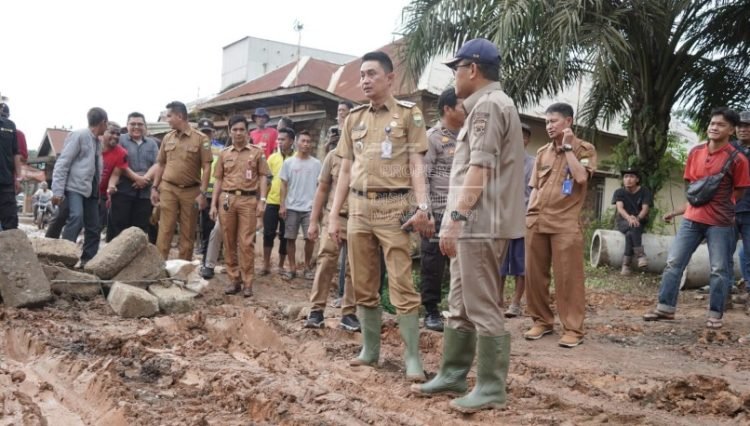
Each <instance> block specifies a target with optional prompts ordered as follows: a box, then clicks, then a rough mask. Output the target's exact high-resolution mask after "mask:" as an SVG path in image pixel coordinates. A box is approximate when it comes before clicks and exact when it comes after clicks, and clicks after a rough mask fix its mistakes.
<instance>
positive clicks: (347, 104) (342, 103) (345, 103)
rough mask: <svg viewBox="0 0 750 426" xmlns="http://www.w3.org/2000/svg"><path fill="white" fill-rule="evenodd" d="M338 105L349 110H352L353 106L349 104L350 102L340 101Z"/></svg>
mask: <svg viewBox="0 0 750 426" xmlns="http://www.w3.org/2000/svg"><path fill="white" fill-rule="evenodd" d="M339 105H344V106H346V107H347V108H349V109H352V108H354V104H353V103H351V102H349V101H341V102H339Z"/></svg>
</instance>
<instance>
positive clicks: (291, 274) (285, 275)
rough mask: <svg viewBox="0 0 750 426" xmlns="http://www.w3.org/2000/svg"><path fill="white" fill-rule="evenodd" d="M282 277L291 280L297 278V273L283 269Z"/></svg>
mask: <svg viewBox="0 0 750 426" xmlns="http://www.w3.org/2000/svg"><path fill="white" fill-rule="evenodd" d="M281 278H282V279H284V280H286V281H291V280H293V279H295V278H297V273H296V272H294V271H282V272H281Z"/></svg>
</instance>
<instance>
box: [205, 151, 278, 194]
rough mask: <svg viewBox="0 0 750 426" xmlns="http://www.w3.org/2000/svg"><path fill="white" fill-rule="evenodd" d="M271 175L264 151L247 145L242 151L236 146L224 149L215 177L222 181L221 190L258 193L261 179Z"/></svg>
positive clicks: (220, 155)
mask: <svg viewBox="0 0 750 426" xmlns="http://www.w3.org/2000/svg"><path fill="white" fill-rule="evenodd" d="M269 173H270V171H269V169H268V164H267V163H266V156H265V155H264V154H263V150H262V149H261V148H258V147H257V146H255V145H250V144H247V145H245V146H244V147H242V149H237V147H236V146H234V145H232V146H230V147H227V148H224V149H223V150H221V153H220V154H219V160H218V163H217V164H216V169H215V170H214V177H215V178H216V179H222V182H221V190H222V191H225V192H232V191H257V190H258V187H259V182H260V179H267V176H268V174H269Z"/></svg>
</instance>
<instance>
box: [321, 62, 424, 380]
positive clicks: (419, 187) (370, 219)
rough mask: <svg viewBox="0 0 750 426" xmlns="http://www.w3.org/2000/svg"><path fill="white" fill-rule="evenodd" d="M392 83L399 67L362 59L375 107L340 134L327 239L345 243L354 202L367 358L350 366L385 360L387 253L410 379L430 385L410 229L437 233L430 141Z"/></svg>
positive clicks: (354, 263) (355, 269) (351, 236)
mask: <svg viewBox="0 0 750 426" xmlns="http://www.w3.org/2000/svg"><path fill="white" fill-rule="evenodd" d="M394 78H395V74H394V73H393V63H392V62H391V59H390V58H389V57H388V55H386V54H385V53H383V52H370V53H368V54H366V55H364V56H363V57H362V65H361V66H360V86H361V87H362V90H363V91H364V93H365V96H367V98H368V99H370V103H369V104H366V105H362V106H360V107H358V108H355V109H353V110H352V111H351V113H350V114H349V116H348V117H347V118H346V121H345V122H344V128H343V129H342V131H341V142H339V145H338V146H337V147H336V154H337V155H338V156H339V157H341V171H340V172H339V181H338V184H337V187H336V196H335V198H334V202H333V206H332V207H331V212H330V213H329V215H328V232H329V234H331V237H332V238H333V239H334V240H336V241H337V242H339V241H340V239H341V237H340V233H341V225H340V220H339V219H340V216H339V212H340V211H341V207H342V206H343V205H344V200H345V199H346V197H347V196H348V197H349V223H348V229H347V240H348V242H349V247H350V249H349V265H350V266H351V269H352V281H353V285H354V294H355V298H356V301H357V307H358V311H357V316H358V317H359V320H360V322H361V324H362V334H363V345H362V351H361V352H360V354H359V356H358V357H357V358H355V359H354V360H352V361H351V362H350V364H351V365H352V366H358V365H376V364H377V363H378V359H379V357H380V325H381V315H382V311H381V309H380V294H379V292H378V290H379V288H380V282H379V280H378V277H379V276H380V265H379V264H378V262H377V261H376V260H377V259H378V257H379V248H380V247H382V249H383V252H384V254H385V263H386V270H387V271H388V286H389V290H390V291H389V294H390V298H391V303H393V305H394V306H395V307H396V311H397V313H398V322H399V330H400V331H401V337H402V338H403V340H404V342H405V343H406V351H405V353H404V359H405V363H406V376H407V378H409V379H410V380H424V370H423V369H422V360H421V357H420V355H419V317H418V310H419V302H420V299H419V294H417V292H416V291H415V289H414V283H413V282H412V275H411V255H410V241H409V234H408V233H407V232H406V231H404V229H407V228H413V229H415V230H416V231H417V232H419V233H421V234H422V235H424V236H427V237H429V236H431V235H432V232H433V229H431V227H430V222H429V215H428V210H429V205H428V204H427V193H426V189H425V174H424V155H423V154H424V152H425V151H427V133H426V130H425V125H424V118H423V117H422V112H421V111H420V110H419V108H416V107H415V106H414V105H413V104H412V103H410V102H402V101H397V100H396V99H395V98H394V97H393V95H392V94H391V85H392V84H394ZM412 191H413V192H412ZM410 194H413V197H414V199H416V204H417V205H418V208H417V210H416V211H415V212H414V214H413V215H412V217H411V218H410V219H408V220H406V221H405V222H404V224H403V226H402V225H401V222H400V220H401V218H402V217H404V216H405V214H407V213H410V210H411V203H410V197H409V196H410Z"/></svg>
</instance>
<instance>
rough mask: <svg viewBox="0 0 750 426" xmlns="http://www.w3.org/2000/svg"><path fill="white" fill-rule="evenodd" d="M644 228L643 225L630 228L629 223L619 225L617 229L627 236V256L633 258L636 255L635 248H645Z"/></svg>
mask: <svg viewBox="0 0 750 426" xmlns="http://www.w3.org/2000/svg"><path fill="white" fill-rule="evenodd" d="M643 226H644V224H643V223H641V226H639V227H637V228H634V227H632V226H629V225H628V224H627V223H625V224H624V225H623V224H622V223H620V224H618V225H617V229H619V230H620V232H622V233H623V234H625V253H624V255H625V256H632V255H633V254H634V253H633V247H643V239H642V236H643Z"/></svg>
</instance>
